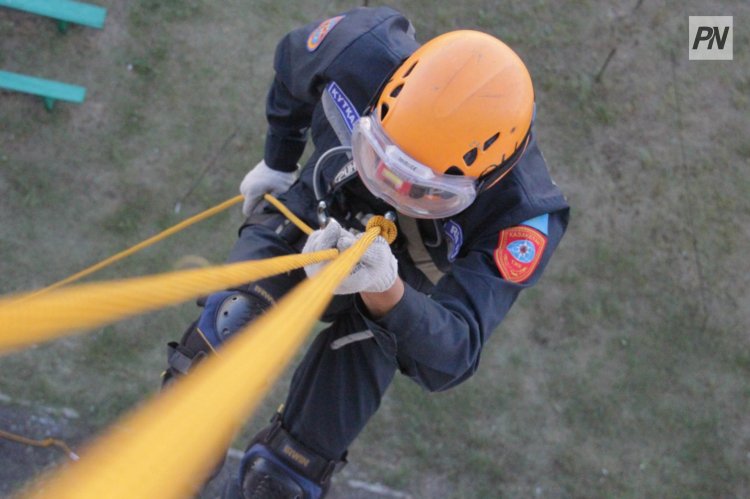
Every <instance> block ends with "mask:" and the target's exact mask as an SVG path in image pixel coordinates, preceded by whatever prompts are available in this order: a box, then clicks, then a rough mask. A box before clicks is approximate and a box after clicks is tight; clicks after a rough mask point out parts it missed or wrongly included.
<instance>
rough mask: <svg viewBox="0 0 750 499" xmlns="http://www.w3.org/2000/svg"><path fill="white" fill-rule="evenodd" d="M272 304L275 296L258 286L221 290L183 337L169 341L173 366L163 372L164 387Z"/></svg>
mask: <svg viewBox="0 0 750 499" xmlns="http://www.w3.org/2000/svg"><path fill="white" fill-rule="evenodd" d="M272 303H273V298H272V297H271V295H269V294H268V293H267V292H265V291H264V290H263V289H261V288H260V287H259V286H257V285H255V286H253V287H252V289H249V290H246V291H221V292H218V293H214V294H212V295H211V296H209V297H208V298H207V299H206V301H205V304H204V308H203V311H202V312H201V315H200V317H199V318H198V320H197V321H196V322H194V323H193V324H191V325H190V326H189V327H188V328H187V330H186V331H185V333H184V334H183V335H182V339H181V340H180V341H179V342H175V341H172V342H169V343H168V344H167V363H168V364H169V367H168V368H167V370H166V371H164V374H163V375H162V386H166V385H168V384H170V383H171V382H172V381H173V380H174V379H175V378H176V377H177V376H181V375H185V374H187V373H188V372H189V371H190V369H192V367H193V366H194V365H195V364H196V363H197V362H199V361H200V360H201V359H202V358H203V357H205V356H206V355H209V354H210V353H211V351H212V350H214V349H216V348H218V347H219V346H220V345H221V344H222V343H224V341H226V339H227V338H228V337H230V336H231V335H233V334H234V333H236V332H237V331H239V330H240V329H242V328H243V327H244V326H245V325H246V324H247V323H248V322H250V321H251V320H253V319H255V318H256V317H258V316H259V315H261V314H262V313H263V312H265V311H266V309H268V308H269V307H270V306H271V305H272Z"/></svg>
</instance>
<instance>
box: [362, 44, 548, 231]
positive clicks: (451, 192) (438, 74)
mask: <svg viewBox="0 0 750 499" xmlns="http://www.w3.org/2000/svg"><path fill="white" fill-rule="evenodd" d="M377 99H378V100H377V102H376V103H375V105H374V106H373V108H372V109H371V110H370V113H369V114H368V115H365V116H363V117H362V118H360V119H359V121H358V122H357V124H356V125H355V127H354V132H353V135H352V151H353V155H354V163H355V165H356V167H357V171H358V172H359V174H360V178H361V179H362V182H364V184H365V185H366V186H367V188H368V189H369V190H370V191H371V192H372V193H373V194H375V195H376V196H378V197H380V198H382V199H384V200H385V201H386V202H388V203H389V204H391V205H393V206H394V207H395V208H396V209H397V210H398V211H399V212H401V213H404V214H406V215H408V216H413V217H416V218H445V217H449V216H452V215H454V214H456V213H459V212H460V211H463V210H464V209H466V208H467V207H468V206H469V205H470V204H471V203H473V202H474V199H476V196H477V193H478V192H481V190H483V189H485V188H487V187H490V186H492V185H494V184H495V183H496V182H497V181H498V180H500V179H501V178H502V177H503V176H504V175H505V174H506V173H507V172H509V171H510V170H511V168H513V166H514V165H515V163H516V159H517V158H518V157H520V155H521V154H522V151H523V149H524V148H525V146H526V144H528V141H529V136H530V134H529V130H530V128H531V121H532V118H533V114H534V89H533V87H532V85H531V77H530V76H529V72H528V70H527V69H526V66H525V65H524V63H523V62H522V61H521V59H520V58H519V57H518V56H517V55H516V53H515V52H513V51H512V50H511V49H510V48H509V47H508V46H507V45H505V44H504V43H503V42H501V41H500V40H498V39H497V38H494V37H492V36H490V35H488V34H485V33H480V32H478V31H454V32H451V33H446V34H444V35H442V36H439V37H437V38H435V39H433V40H431V41H429V42H427V43H426V44H425V45H423V46H422V47H420V48H419V49H418V50H417V51H416V52H414V53H413V54H412V55H411V56H410V57H409V58H407V59H406V60H405V61H404V63H403V64H401V65H400V66H399V67H398V68H397V69H396V71H395V72H394V74H393V75H392V76H391V78H390V79H389V80H388V81H387V82H386V83H385V85H384V86H383V88H382V90H381V92H380V95H379V96H378V98H377ZM519 150H520V151H521V152H520V153H518V154H516V153H517V152H518V151H519Z"/></svg>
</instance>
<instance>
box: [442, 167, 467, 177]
mask: <svg viewBox="0 0 750 499" xmlns="http://www.w3.org/2000/svg"><path fill="white" fill-rule="evenodd" d="M445 174H446V175H456V176H459V177H460V176H463V174H464V172H462V171H461V168H459V167H457V166H456V165H453V166H451V167H449V168H448V169H447V170H445Z"/></svg>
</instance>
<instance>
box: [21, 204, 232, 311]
mask: <svg viewBox="0 0 750 499" xmlns="http://www.w3.org/2000/svg"><path fill="white" fill-rule="evenodd" d="M242 200H243V197H242V195H239V196H235V197H233V198H231V199H228V200H226V201H224V202H223V203H219V204H218V205H216V206H214V207H213V208H209V209H207V210H206V211H203V212H201V213H198V214H197V215H194V216H192V217H190V218H188V219H186V220H183V221H182V222H180V223H178V224H176V225H173V226H172V227H170V228H168V229H166V230H164V231H162V232H160V233H159V234H157V235H155V236H153V237H150V238H148V239H146V240H145V241H141V242H140V243H138V244H136V245H135V246H131V247H130V248H128V249H126V250H123V251H121V252H119V253H117V254H115V255H112V256H110V257H109V258H106V259H104V260H102V261H101V262H99V263H96V264H94V265H92V266H90V267H88V268H85V269H83V270H81V271H80V272H77V273H75V274H73V275H71V276H69V277H66V278H65V279H61V280H59V281H57V282H55V283H53V284H50V285H49V286H47V287H45V288H42V289H40V290H38V291H35V292H33V293H31V294H28V295H26V296H25V297H24V298H23V299H24V300H26V299H29V298H32V297H34V296H39V295H41V294H42V293H47V292H48V291H52V290H53V289H57V288H59V287H62V286H65V285H66V284H70V283H72V282H75V281H77V280H79V279H82V278H84V277H86V276H88V275H91V274H93V273H94V272H97V271H99V270H101V269H103V268H105V267H109V266H110V265H112V264H113V263H115V262H119V261H120V260H122V259H123V258H126V257H128V256H130V255H132V254H134V253H137V252H138V251H141V250H142V249H145V248H148V247H149V246H151V245H153V244H156V243H158V242H159V241H162V240H163V239H166V238H167V237H169V236H171V235H173V234H176V233H177V232H180V231H181V230H183V229H186V228H187V227H190V226H191V225H193V224H196V223H198V222H201V221H203V220H205V219H207V218H209V217H212V216H214V215H216V214H217V213H221V212H222V211H224V210H226V209H227V208H229V207H231V206H234V205H236V204H238V203H240V202H241V201H242Z"/></svg>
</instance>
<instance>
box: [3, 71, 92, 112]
mask: <svg viewBox="0 0 750 499" xmlns="http://www.w3.org/2000/svg"><path fill="white" fill-rule="evenodd" d="M0 89H6V90H13V91H16V92H25V93H27V94H32V95H38V96H40V97H42V99H44V107H45V108H47V110H48V111H52V108H53V107H54V105H55V101H57V100H64V101H68V102H77V103H79V104H80V103H81V102H83V99H84V98H85V97H86V89H85V88H83V87H79V86H78V85H70V84H68V83H63V82H60V81H54V80H45V79H42V78H35V77H33V76H26V75H22V74H18V73H11V72H9V71H0Z"/></svg>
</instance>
